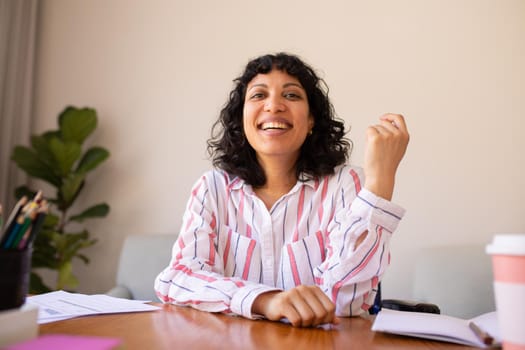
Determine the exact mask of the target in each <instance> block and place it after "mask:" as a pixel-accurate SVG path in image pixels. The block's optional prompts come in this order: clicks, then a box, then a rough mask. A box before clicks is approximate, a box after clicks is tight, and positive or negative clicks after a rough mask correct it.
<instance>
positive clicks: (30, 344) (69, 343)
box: [6, 334, 122, 350]
mask: <svg viewBox="0 0 525 350" xmlns="http://www.w3.org/2000/svg"><path fill="white" fill-rule="evenodd" d="M121 342H122V341H121V340H120V339H118V338H107V337H91V336H80V335H66V334H44V335H41V336H39V337H38V338H35V339H31V340H28V341H25V342H22V343H18V344H15V345H11V346H9V347H7V348H6V350H37V349H38V350H70V349H75V350H110V349H113V348H115V347H116V346H118V345H120V343H121Z"/></svg>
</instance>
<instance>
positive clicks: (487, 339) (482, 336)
mask: <svg viewBox="0 0 525 350" xmlns="http://www.w3.org/2000/svg"><path fill="white" fill-rule="evenodd" d="M468 326H469V327H470V329H472V331H473V332H474V334H475V335H476V337H478V339H479V340H481V341H482V342H483V344H485V345H492V343H493V342H494V338H492V337H491V336H490V334H488V333H487V332H485V331H483V330H482V329H481V328H479V327H478V325H477V324H475V323H474V322H472V321H471V322H469V324H468Z"/></svg>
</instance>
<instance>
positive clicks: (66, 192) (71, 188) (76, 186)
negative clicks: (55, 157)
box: [60, 173, 86, 209]
mask: <svg viewBox="0 0 525 350" xmlns="http://www.w3.org/2000/svg"><path fill="white" fill-rule="evenodd" d="M85 177H86V175H85V174H83V173H78V174H77V173H72V174H69V175H68V176H67V177H66V178H65V179H64V180H63V183H62V186H61V187H60V197H61V198H62V199H63V201H64V208H61V209H66V208H68V207H69V206H70V205H71V204H72V201H73V199H74V198H75V197H76V195H77V193H78V191H79V190H80V188H81V187H82V182H83V181H84V178H85Z"/></svg>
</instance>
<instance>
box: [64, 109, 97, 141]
mask: <svg viewBox="0 0 525 350" xmlns="http://www.w3.org/2000/svg"><path fill="white" fill-rule="evenodd" d="M58 125H59V127H60V131H61V134H62V140H64V141H66V142H68V141H70V142H76V143H78V144H79V145H82V143H83V142H84V140H85V139H86V138H87V137H88V136H89V135H90V134H91V133H92V132H93V130H95V128H96V127H97V112H96V111H95V110H94V109H92V108H82V109H80V108H76V107H71V106H70V107H67V108H66V109H64V111H63V112H62V113H61V114H60V115H59V117H58Z"/></svg>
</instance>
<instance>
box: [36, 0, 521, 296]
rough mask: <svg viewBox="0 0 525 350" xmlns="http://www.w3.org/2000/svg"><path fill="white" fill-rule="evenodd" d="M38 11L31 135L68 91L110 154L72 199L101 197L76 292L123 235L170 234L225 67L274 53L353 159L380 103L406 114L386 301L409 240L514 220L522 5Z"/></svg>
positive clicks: (484, 232)
mask: <svg viewBox="0 0 525 350" xmlns="http://www.w3.org/2000/svg"><path fill="white" fill-rule="evenodd" d="M41 10H42V11H41V21H40V31H39V39H40V42H39V50H38V57H37V67H36V68H37V84H36V90H35V93H36V102H35V108H34V110H35V114H36V115H35V117H36V120H37V122H36V125H35V131H38V132H39V131H42V130H44V129H47V128H51V127H54V126H55V123H56V115H57V113H58V112H60V111H61V110H62V108H64V106H66V105H68V104H74V105H78V106H91V107H94V108H96V109H97V111H98V113H99V118H100V127H99V129H98V131H97V132H96V135H95V136H94V137H93V139H92V140H91V141H92V142H93V143H97V144H100V145H103V146H105V147H107V148H108V149H109V150H110V151H111V158H110V160H109V162H108V163H107V164H105V165H103V166H102V167H101V168H100V169H99V170H97V171H96V172H95V173H93V174H92V175H91V177H90V178H89V182H90V183H89V187H90V192H89V193H85V194H84V196H83V197H82V198H81V200H82V203H83V204H85V205H88V204H92V203H95V202H98V201H101V200H107V201H108V202H109V203H110V205H111V208H112V211H111V214H110V216H109V217H108V218H107V219H105V220H102V221H98V222H94V221H92V222H91V223H90V224H89V225H88V227H89V229H90V230H91V231H92V233H93V234H94V235H95V236H96V237H98V238H99V240H100V242H99V244H97V245H96V246H95V247H93V248H92V249H90V250H89V252H87V253H88V255H89V256H90V257H91V259H92V262H91V264H90V265H88V266H87V267H85V266H83V265H82V264H77V267H76V268H77V272H78V273H79V277H80V278H81V286H80V289H79V291H81V292H85V293H92V292H103V291H105V290H106V289H108V288H109V287H110V286H111V285H112V283H113V281H114V277H115V271H116V266H115V265H116V262H117V259H118V253H119V249H120V246H121V244H122V240H123V239H124V237H125V236H126V235H128V234H137V233H139V234H142V233H144V234H146V233H173V232H176V231H177V230H178V228H179V223H180V218H181V216H182V213H183V208H184V205H185V202H186V199H187V196H188V194H189V190H190V187H191V185H192V184H193V182H194V181H195V180H196V179H197V177H198V176H199V175H200V174H201V173H202V172H203V171H205V170H206V169H208V168H209V167H210V163H209V161H208V160H207V159H206V154H205V141H206V139H207V137H208V135H209V129H210V126H211V124H212V122H213V121H214V120H215V118H216V116H217V114H218V111H219V109H220V107H221V106H222V105H223V103H224V102H225V98H226V95H227V93H228V92H229V89H230V87H231V86H232V84H231V80H232V79H233V78H234V77H236V76H237V74H239V73H240V71H241V69H242V67H243V66H244V64H245V63H246V62H247V60H248V59H249V58H252V57H254V56H256V55H258V54H261V53H266V52H275V51H280V50H285V51H290V52H294V53H297V54H299V55H301V56H302V57H303V58H305V60H307V61H308V62H310V63H311V64H312V65H313V66H314V67H316V68H318V69H319V71H320V73H321V75H322V76H323V77H324V78H325V80H326V81H327V83H328V84H329V86H330V88H331V96H332V98H333V103H334V105H335V108H336V111H337V112H338V115H339V116H340V117H341V118H344V119H345V121H346V123H347V125H348V126H351V128H352V130H351V133H350V137H351V138H352V139H353V140H354V143H355V148H354V153H353V155H352V161H353V162H355V163H357V164H361V162H362V158H363V156H362V155H363V149H364V132H365V128H366V126H367V125H368V124H370V123H373V122H374V121H375V120H376V119H377V117H378V116H379V115H380V114H382V113H384V112H398V113H403V114H404V115H405V116H406V118H407V120H408V123H409V127H410V131H411V134H412V139H411V143H410V146H409V150H408V152H407V155H406V158H405V160H404V162H403V164H402V166H401V168H400V170H399V177H398V181H397V189H396V194H395V201H396V202H398V203H399V204H401V205H403V206H404V207H405V208H406V209H407V214H406V217H405V219H404V220H403V222H402V224H401V226H400V227H399V230H398V231H397V232H396V233H395V237H394V238H393V241H392V242H393V243H392V265H391V268H390V270H389V271H388V273H387V276H386V278H385V283H384V293H385V296H387V297H397V296H400V297H406V296H408V295H410V280H411V277H412V269H413V257H414V255H415V254H416V253H417V251H418V249H419V248H421V247H423V246H429V245H439V244H461V243H465V242H478V243H486V242H488V241H489V240H490V238H491V235H492V234H493V233H494V232H498V231H510V232H516V231H522V232H525V215H524V209H525V203H524V199H525V161H524V160H525V159H524V158H525V157H524V150H525V137H523V136H522V135H523V130H525V122H524V120H525V64H524V62H525V1H522V0H514V1H512V0H501V1H497V0H493V1H482V0H470V1H467V0H427V1H425V0H411V1H410V0H404V1H392V0H385V1H367V2H365V1H348V0H340V1H306V0H292V1H280V0H275V1H273V0H269V1H264V2H252V1H242V0H238V1H234V0H223V1H214V0H202V1H175V0H174V1H167V0H165V1H163V0H152V1H139V0H134V1H131V0H111V1H107V0H90V1H81V0H46V1H42V2H41ZM166 249H169V248H168V247H166ZM144 253H145V255H146V254H155V253H154V252H144Z"/></svg>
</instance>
